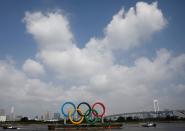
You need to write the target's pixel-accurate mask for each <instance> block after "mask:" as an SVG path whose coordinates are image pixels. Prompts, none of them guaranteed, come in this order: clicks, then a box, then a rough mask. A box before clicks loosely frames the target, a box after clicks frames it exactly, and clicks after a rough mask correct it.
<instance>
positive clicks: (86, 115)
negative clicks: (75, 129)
mask: <svg viewBox="0 0 185 131" xmlns="http://www.w3.org/2000/svg"><path fill="white" fill-rule="evenodd" d="M66 105H70V106H71V107H72V108H73V109H70V110H69V111H67V112H65V111H64V108H65V106H66ZM82 105H85V106H86V107H88V109H87V110H86V111H85V112H83V111H82V109H81V108H80V107H81V106H82ZM97 105H99V106H101V108H102V110H103V112H102V113H101V114H99V113H98V111H97V110H95V107H96V106H97ZM61 112H62V114H63V115H64V117H65V118H69V120H70V121H71V123H73V124H75V125H79V124H81V123H82V122H83V121H84V119H85V120H86V122H87V123H88V124H95V123H96V122H98V121H99V120H100V118H103V116H104V114H105V106H104V104H103V103H101V102H96V103H94V104H93V105H92V107H91V106H90V105H89V104H88V103H87V102H81V103H80V104H78V106H77V108H76V106H75V104H74V103H73V102H65V103H64V104H63V105H62V106H61ZM75 113H77V114H78V116H79V117H80V118H79V119H78V120H74V119H73V117H74V115H75Z"/></svg>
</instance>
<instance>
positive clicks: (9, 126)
mask: <svg viewBox="0 0 185 131" xmlns="http://www.w3.org/2000/svg"><path fill="white" fill-rule="evenodd" d="M2 127H3V129H20V128H19V127H14V126H11V125H5V126H2Z"/></svg>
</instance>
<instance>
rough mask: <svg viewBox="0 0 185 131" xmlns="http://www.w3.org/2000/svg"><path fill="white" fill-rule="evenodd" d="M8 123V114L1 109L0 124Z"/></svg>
mask: <svg viewBox="0 0 185 131" xmlns="http://www.w3.org/2000/svg"><path fill="white" fill-rule="evenodd" d="M4 121H6V114H5V110H4V109H0V122H4Z"/></svg>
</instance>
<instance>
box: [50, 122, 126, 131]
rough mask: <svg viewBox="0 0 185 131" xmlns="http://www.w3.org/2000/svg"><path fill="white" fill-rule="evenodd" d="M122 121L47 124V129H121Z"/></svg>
mask: <svg viewBox="0 0 185 131" xmlns="http://www.w3.org/2000/svg"><path fill="white" fill-rule="evenodd" d="M122 127H123V124H122V123H96V124H93V125H92V124H79V125H74V124H52V125H48V130H102V129H122Z"/></svg>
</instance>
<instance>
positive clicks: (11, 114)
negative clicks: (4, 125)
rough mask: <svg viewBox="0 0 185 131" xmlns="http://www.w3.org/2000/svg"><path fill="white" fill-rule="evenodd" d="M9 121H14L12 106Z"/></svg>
mask: <svg viewBox="0 0 185 131" xmlns="http://www.w3.org/2000/svg"><path fill="white" fill-rule="evenodd" d="M10 121H15V114H14V107H13V106H12V107H11V111H10Z"/></svg>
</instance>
